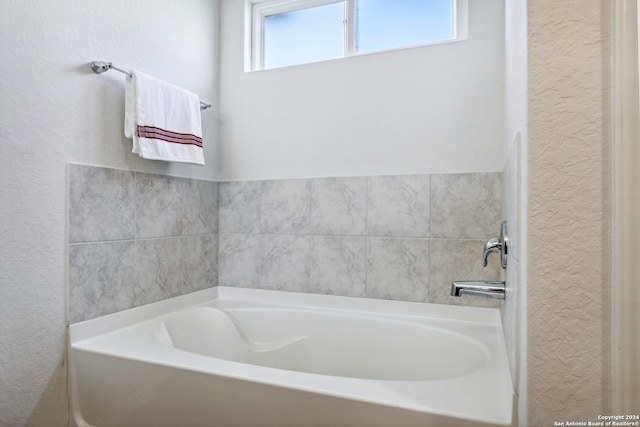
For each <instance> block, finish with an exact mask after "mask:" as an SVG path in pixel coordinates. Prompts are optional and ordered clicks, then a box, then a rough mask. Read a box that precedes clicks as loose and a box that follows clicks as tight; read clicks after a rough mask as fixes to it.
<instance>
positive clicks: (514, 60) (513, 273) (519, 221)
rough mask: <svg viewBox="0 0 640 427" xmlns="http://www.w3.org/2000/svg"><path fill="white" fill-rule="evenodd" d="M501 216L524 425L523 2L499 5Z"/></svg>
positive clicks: (510, 348) (507, 308) (510, 346)
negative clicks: (502, 14)
mask: <svg viewBox="0 0 640 427" xmlns="http://www.w3.org/2000/svg"><path fill="white" fill-rule="evenodd" d="M505 46H506V48H505V107H506V109H505V135H504V136H505V144H504V146H505V149H506V156H507V162H506V166H505V173H504V175H503V182H504V184H505V192H504V194H503V200H504V201H505V202H506V203H505V212H504V218H505V219H506V220H507V224H508V235H509V254H508V260H507V271H506V284H507V298H506V300H505V304H504V309H503V326H504V331H505V339H506V344H507V352H508V354H509V364H510V367H511V375H512V379H513V381H514V388H515V391H516V392H517V393H518V411H517V414H518V418H519V421H520V424H521V425H523V426H524V425H527V340H526V339H525V337H526V336H527V317H526V316H527V292H526V285H527V280H526V267H527V232H526V227H527V218H526V215H527V188H528V187H527V185H528V184H527V168H528V167H527V153H528V143H529V136H528V123H527V107H528V104H527V100H528V98H527V75H528V74H527V71H528V70H527V67H528V64H527V51H528V49H527V0H510V1H507V2H506V3H505Z"/></svg>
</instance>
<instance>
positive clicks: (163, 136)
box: [136, 125, 202, 148]
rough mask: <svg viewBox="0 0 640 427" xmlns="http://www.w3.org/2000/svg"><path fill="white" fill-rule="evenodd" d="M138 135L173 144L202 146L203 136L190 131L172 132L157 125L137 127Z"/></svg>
mask: <svg viewBox="0 0 640 427" xmlns="http://www.w3.org/2000/svg"><path fill="white" fill-rule="evenodd" d="M136 133H137V135H138V137H141V138H152V139H159V140H161V141H166V142H170V143H172V144H186V145H195V146H198V147H200V148H202V138H200V137H199V136H196V135H192V134H190V133H178V132H171V131H169V130H166V129H162V128H159V127H155V126H140V125H138V126H137V128H136Z"/></svg>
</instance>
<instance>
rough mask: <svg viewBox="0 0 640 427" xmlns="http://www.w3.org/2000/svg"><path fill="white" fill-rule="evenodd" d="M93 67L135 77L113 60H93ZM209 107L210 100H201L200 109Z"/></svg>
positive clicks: (98, 72) (100, 71)
mask: <svg viewBox="0 0 640 427" xmlns="http://www.w3.org/2000/svg"><path fill="white" fill-rule="evenodd" d="M91 69H92V70H93V72H94V73H96V74H102V73H104V72H105V71H109V70H116V71H119V72H121V73H123V74H126V75H127V76H129V77H133V74H132V73H131V71H127V70H125V69H124V68H120V67H116V66H115V65H113V64H112V63H111V62H106V61H93V62H92V63H91ZM207 108H211V104H210V103H208V102H204V101H200V109H201V110H206V109H207Z"/></svg>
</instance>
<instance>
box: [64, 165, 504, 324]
mask: <svg viewBox="0 0 640 427" xmlns="http://www.w3.org/2000/svg"><path fill="white" fill-rule="evenodd" d="M69 190H70V191H69V310H70V321H71V322H72V323H73V322H78V321H82V320H86V319H91V318H94V317H98V316H102V315H105V314H108V313H112V312H116V311H120V310H124V309H127V308H132V307H135V306H139V305H143V304H147V303H151V302H155V301H159V300H162V299H166V298H170V297H173V296H177V295H181V294H184V293H188V292H192V291H195V290H199V289H204V288H208V287H211V286H216V285H221V286H237V287H251V288H261V289H277V290H286V291H299V292H312V293H322V294H333V295H345V296H358V297H368V298H384V299H394V300H403V301H418V302H436V303H444V304H465V305H475V306H485V307H500V302H498V301H492V300H488V299H487V300H485V299H481V298H470V297H462V298H453V297H451V296H449V287H450V285H451V282H452V281H453V280H497V279H499V277H500V271H501V270H500V267H499V264H498V257H497V256H492V257H491V258H490V264H489V266H488V267H487V268H483V267H482V260H481V256H482V246H483V244H484V242H485V241H486V240H487V239H488V238H490V237H494V236H497V235H498V234H499V229H500V222H501V220H502V218H501V208H502V174H500V173H467V174H435V175H404V176H373V177H349V178H312V179H290V180H267V181H239V182H220V183H215V182H209V181H198V180H192V179H186V178H175V177H169V176H162V175H152V174H146V173H138V172H130V171H124V170H115V169H108V168H100V167H91V166H82V165H70V167H69Z"/></svg>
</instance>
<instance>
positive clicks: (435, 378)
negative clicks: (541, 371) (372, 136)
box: [69, 287, 513, 427]
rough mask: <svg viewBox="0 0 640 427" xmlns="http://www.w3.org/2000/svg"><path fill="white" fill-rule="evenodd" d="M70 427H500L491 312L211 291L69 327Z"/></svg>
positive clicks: (509, 394) (497, 353) (503, 390)
mask: <svg viewBox="0 0 640 427" xmlns="http://www.w3.org/2000/svg"><path fill="white" fill-rule="evenodd" d="M69 358H70V381H71V394H72V409H73V415H74V420H75V423H76V424H77V425H78V426H96V427H97V426H153V427H161V426H172V427H173V426H176V427H186V426H224V427H230V426H274V427H276V426H277V427H286V426H291V427H305V426H350V427H351V426H354V427H355V426H367V427H370V426H380V427H391V426H403V427H404V426H438V427H440V426H456V427H458V426H489V425H496V426H507V425H510V424H511V420H512V402H513V388H512V383H511V378H510V374H509V368H508V362H507V357H506V352H505V345H504V340H503V333H502V327H501V321H500V315H499V312H498V310H495V309H486V308H475V307H458V306H445V305H437V304H419V303H408V302H398V301H383V300H372V299H361V298H349V297H338V296H327V295H313V294H300V293H292V292H279V291H266V290H255V289H239V288H226V287H217V288H212V289H207V290H204V291H200V292H195V293H193V294H189V295H185V296H181V297H177V298H173V299H170V300H167V301H162V302H159V303H154V304H150V305H147V306H143V307H138V308H134V309H131V310H127V311H124V312H120V313H116V314H112V315H108V316H104V317H100V318H97V319H92V320H88V321H85V322H80V323H75V324H72V325H71V326H70V352H69Z"/></svg>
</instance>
